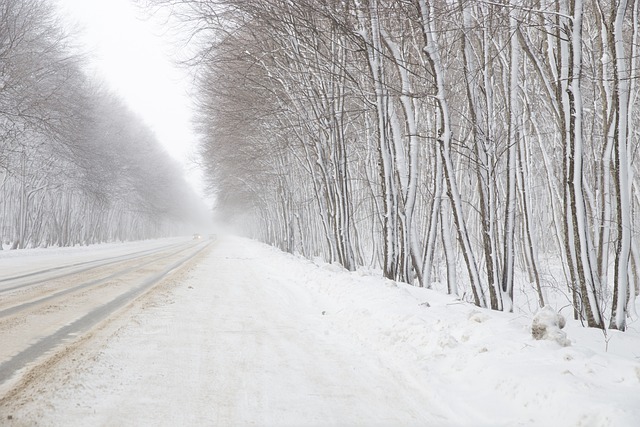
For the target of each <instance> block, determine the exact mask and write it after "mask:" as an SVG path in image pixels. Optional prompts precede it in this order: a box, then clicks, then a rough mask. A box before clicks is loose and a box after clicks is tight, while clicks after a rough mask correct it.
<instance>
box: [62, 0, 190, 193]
mask: <svg viewBox="0 0 640 427" xmlns="http://www.w3.org/2000/svg"><path fill="white" fill-rule="evenodd" d="M57 1H58V3H59V9H60V11H61V13H62V15H63V16H64V18H65V20H67V21H68V22H69V24H70V25H71V26H72V27H76V28H77V29H78V34H79V35H80V36H81V43H82V44H83V48H85V49H87V51H88V52H90V60H91V67H92V69H93V72H95V73H96V74H97V75H98V76H99V77H100V78H102V79H103V80H105V81H106V82H107V83H108V84H109V85H110V86H111V87H112V89H114V90H115V91H116V92H117V93H119V94H120V95H121V96H122V97H123V98H124V99H125V101H127V102H128V103H129V105H130V106H131V108H132V109H133V110H134V111H136V112H137V113H138V114H140V115H141V116H142V117H143V118H144V120H145V121H146V122H147V124H148V125H149V126H150V127H151V128H152V129H153V130H154V131H155V133H156V134H157V136H158V139H159V141H160V142H161V143H162V144H163V146H164V147H165V148H166V149H167V151H168V152H169V154H171V155H172V156H173V157H175V158H176V159H177V160H178V161H179V162H180V163H181V164H183V166H185V168H186V170H187V172H188V179H189V180H190V181H191V182H192V183H193V184H194V185H195V186H196V187H197V188H198V190H199V189H200V188H199V187H200V178H199V173H198V172H197V171H194V170H193V166H192V165H190V162H189V158H190V157H191V156H192V155H193V151H194V148H195V147H194V145H195V135H194V132H193V130H192V125H191V122H190V121H191V115H192V112H191V104H190V100H189V97H188V94H187V91H188V89H189V87H190V82H191V80H190V78H189V76H188V75H187V71H186V70H184V69H181V68H180V67H178V66H177V65H176V64H175V63H174V62H175V61H174V60H175V57H176V53H177V49H179V47H177V46H176V43H175V42H174V43H172V40H171V36H170V32H169V31H168V28H167V26H166V25H164V26H163V25H161V24H160V23H159V21H160V20H158V19H156V20H153V19H148V17H147V16H146V15H145V14H144V13H142V12H141V11H140V10H139V9H138V8H136V7H135V6H134V5H132V3H131V2H130V1H129V0H57Z"/></svg>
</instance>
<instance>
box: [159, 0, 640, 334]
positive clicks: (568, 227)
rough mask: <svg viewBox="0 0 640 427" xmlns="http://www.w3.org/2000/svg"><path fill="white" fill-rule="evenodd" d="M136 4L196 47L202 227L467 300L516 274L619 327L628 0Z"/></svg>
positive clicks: (631, 87) (630, 64) (634, 149)
mask: <svg viewBox="0 0 640 427" xmlns="http://www.w3.org/2000/svg"><path fill="white" fill-rule="evenodd" d="M149 1H150V2H151V3H153V4H154V5H155V6H158V5H161V6H164V7H170V8H171V9H172V10H173V12H174V14H175V15H176V16H179V17H180V18H181V19H182V22H183V25H184V26H185V27H186V28H188V31H190V33H191V35H192V36H193V39H194V40H197V41H198V43H199V47H200V49H199V50H198V52H197V54H195V55H193V57H192V58H191V62H192V65H194V66H195V67H197V69H198V118H197V124H198V128H199V131H200V132H201V134H202V135H203V139H202V143H201V146H200V154H201V157H202V159H201V161H202V164H203V167H204V168H205V171H206V176H207V183H208V185H209V188H210V190H211V191H212V192H214V193H215V195H216V200H217V212H218V215H219V218H220V219H223V220H227V221H229V222H232V223H233V224H234V225H235V226H236V227H239V228H240V229H241V230H243V232H245V233H247V234H249V235H250V236H253V237H255V238H258V239H260V240H262V241H264V242H267V243H269V244H272V245H275V246H277V247H279V248H281V249H283V250H285V251H288V252H291V253H296V254H301V255H303V256H305V257H308V258H310V259H313V258H316V257H319V258H321V259H324V260H326V261H328V262H335V263H339V264H340V265H342V266H343V267H344V268H346V269H348V270H355V269H357V268H359V267H373V268H378V269H380V271H381V272H382V274H383V275H384V277H387V278H389V279H391V280H395V281H402V282H407V283H411V284H415V285H417V286H424V287H431V286H432V285H433V284H434V283H436V282H440V283H446V286H447V290H448V292H450V293H453V294H457V295H460V296H461V298H464V299H466V300H468V301H470V302H472V303H474V304H476V305H477V306H479V307H488V308H491V309H494V310H504V311H511V310H512V309H513V299H514V278H515V277H516V276H517V275H524V277H525V280H526V282H527V283H528V286H530V287H531V289H532V290H533V291H534V292H535V295H537V299H538V301H537V304H538V305H540V306H543V305H545V304H546V300H545V299H546V298H547V296H546V295H547V292H546V291H547V289H548V288H549V287H550V286H557V287H560V288H561V289H562V290H563V291H564V292H565V293H566V294H567V300H568V301H570V304H571V305H572V306H573V314H574V316H575V317H576V318H577V319H580V320H582V321H583V323H584V324H585V325H586V326H589V327H595V328H602V329H606V328H612V329H618V330H624V329H625V328H626V325H627V319H628V318H629V317H630V316H632V317H634V318H635V317H637V314H636V313H635V312H634V310H635V309H634V301H635V298H636V296H637V295H638V292H639V289H640V282H639V280H640V250H639V249H640V248H639V247H638V239H637V232H636V230H637V229H638V220H639V218H638V215H637V212H638V208H639V207H640V192H639V190H640V189H639V188H638V184H639V182H638V178H637V173H636V172H637V171H636V168H637V166H636V165H637V164H638V162H636V161H635V160H637V158H638V143H639V142H640V131H639V127H638V124H639V122H640V115H639V110H638V108H637V106H638V94H639V91H638V89H639V88H638V78H639V77H640V72H639V71H638V59H639V58H638V49H639V47H640V45H639V40H638V37H639V28H638V25H639V23H640V19H639V17H638V10H639V5H638V3H639V1H638V0H557V1H556V0H553V1H552V0H531V1H524V0H495V1H490V0H487V1H485V0H474V1H470V0H198V1H196V0H149ZM549 263H555V264H557V265H560V266H561V271H562V276H563V277H561V278H558V277H556V278H554V279H555V280H554V281H552V280H550V277H549V274H548V268H547V267H548V265H547V264H549Z"/></svg>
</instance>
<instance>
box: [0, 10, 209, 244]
mask: <svg viewBox="0 0 640 427" xmlns="http://www.w3.org/2000/svg"><path fill="white" fill-rule="evenodd" d="M51 3H52V2H50V1H44V0H0V238H1V242H0V243H2V244H0V249H2V246H3V245H4V246H5V248H10V249H20V248H27V247H46V246H50V245H58V246H71V245H78V244H81V245H85V244H90V243H99V242H107V241H115V240H133V239H145V238H152V237H160V236H167V235H171V234H174V233H177V232H185V230H181V227H182V226H184V224H186V223H189V222H190V221H192V220H193V219H194V217H195V215H194V212H197V213H198V214H199V213H201V209H199V205H198V204H197V203H196V197H195V196H194V195H193V193H192V191H191V190H190V189H189V188H188V185H187V184H186V183H185V181H184V178H183V177H182V173H181V171H180V170H179V168H178V166H177V165H175V164H174V162H173V161H172V160H170V158H169V157H168V155H167V154H166V153H165V152H164V151H163V150H162V149H161V148H160V146H159V145H158V142H157V141H156V139H155V136H154V135H153V133H152V132H151V131H150V130H149V129H148V128H147V127H145V125H144V124H143V123H142V120H141V119H140V118H139V117H136V115H135V114H133V113H132V112H131V111H130V110H128V108H127V107H126V106H125V105H124V104H123V102H122V101H121V100H119V99H118V98H117V97H116V96H114V95H113V94H112V93H109V92H108V91H106V90H104V89H101V88H100V87H99V85H97V84H96V83H95V82H92V81H90V80H89V79H88V78H87V77H86V75H85V74H84V73H83V71H82V70H83V66H84V64H83V58H82V57H81V56H79V55H77V54H73V53H72V52H73V50H72V48H71V43H72V39H71V38H70V36H69V35H67V34H65V32H64V31H63V30H62V29H61V26H60V25H59V23H58V22H57V21H56V18H55V12H54V10H53V9H52V5H51Z"/></svg>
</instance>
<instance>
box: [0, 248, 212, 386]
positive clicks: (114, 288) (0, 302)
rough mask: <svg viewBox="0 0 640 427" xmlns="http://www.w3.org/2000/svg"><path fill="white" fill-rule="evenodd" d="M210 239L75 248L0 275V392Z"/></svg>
mask: <svg viewBox="0 0 640 427" xmlns="http://www.w3.org/2000/svg"><path fill="white" fill-rule="evenodd" d="M210 243H211V242H210V241H202V240H198V241H193V240H186V239H183V240H182V241H177V242H176V241H175V240H170V241H169V240H168V241H162V240H161V241H158V243H157V244H156V245H152V246H151V247H148V248H145V249H139V248H138V247H134V248H132V249H131V250H130V251H123V252H120V253H117V254H115V255H112V254H105V253H103V252H97V253H95V254H94V255H93V256H87V255H86V254H84V253H80V254H77V255H76V256H75V257H74V256H70V257H61V258H60V259H58V261H57V263H38V262H33V263H31V264H29V263H25V264H24V265H23V266H21V267H19V268H12V269H8V270H9V272H8V273H7V272H5V273H4V274H3V273H0V343H2V345H1V346H0V392H2V391H6V390H8V389H10V388H11V387H14V386H15V385H16V384H18V383H19V382H20V381H22V380H24V379H26V378H28V377H29V373H30V372H31V371H32V370H33V368H34V367H36V366H38V365H41V364H43V363H46V361H47V360H49V359H51V358H52V357H55V355H56V354H58V353H60V352H62V351H63V350H64V349H65V348H66V346H67V345H68V344H69V343H72V342H74V341H75V340H78V339H81V338H82V337H83V335H85V334H86V333H87V332H88V331H90V330H91V329H92V328H93V327H95V326H96V325H98V324H99V323H100V322H101V321H103V320H105V319H108V318H109V317H110V316H112V315H114V313H116V312H117V311H118V310H119V309H121V308H123V307H125V306H126V305H127V304H129V303H131V301H133V300H135V299H136V298H137V297H139V296H140V295H141V294H143V293H144V292H146V291H148V290H149V289H150V288H152V287H153V286H154V285H156V284H157V283H159V282H160V281H161V280H162V279H164V278H165V277H167V276H168V275H169V274H170V273H174V272H176V271H177V270H179V269H180V268H181V267H183V266H184V265H185V264H186V263H187V262H188V261H190V260H191V259H193V258H194V257H195V256H196V255H197V254H199V253H200V252H201V251H202V250H203V249H205V248H206V247H207V246H208V245H209V244H210ZM4 261H6V262H11V260H4ZM35 261H38V259H37V257H36V258H35Z"/></svg>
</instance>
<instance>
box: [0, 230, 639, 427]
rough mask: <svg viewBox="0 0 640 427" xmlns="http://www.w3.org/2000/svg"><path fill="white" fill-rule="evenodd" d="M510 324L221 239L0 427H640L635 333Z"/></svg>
mask: <svg viewBox="0 0 640 427" xmlns="http://www.w3.org/2000/svg"><path fill="white" fill-rule="evenodd" d="M516 304H517V298H516ZM516 313H518V314H509V313H502V312H494V311H490V310H486V309H480V308H477V307H474V306H473V305H470V304H468V303H466V302H463V301H460V300H458V299H455V298H453V297H451V296H448V295H444V294H442V293H439V292H437V291H433V290H428V289H423V288H416V287H411V286H408V285H404V284H398V283H394V282H392V281H388V280H383V279H380V278H379V277H377V276H374V275H370V274H368V273H367V272H362V271H361V272H347V271H345V270H343V269H341V268H340V267H338V266H335V265H328V264H322V263H320V262H318V261H315V262H311V261H306V260H303V259H301V258H298V257H295V256H292V255H288V254H284V253H282V252H279V251H278V250H276V249H274V248H271V247H268V246H265V245H262V244H259V243H256V242H253V241H250V240H245V239H241V238H237V237H227V236H225V237H223V238H221V239H220V240H219V241H218V242H216V243H215V245H214V247H213V249H212V250H211V252H210V253H209V254H208V255H207V258H206V259H204V260H203V261H202V262H201V263H199V264H198V265H197V266H195V267H194V268H193V269H191V270H190V271H189V272H188V273H186V275H185V276H184V277H182V278H180V280H177V279H176V281H175V283H173V284H172V285H171V286H168V285H167V286H164V287H162V288H160V289H158V290H157V291H155V292H154V293H152V294H151V295H149V296H148V297H147V298H146V299H145V300H144V302H140V303H139V304H137V306H136V307H134V309H132V310H131V311H130V312H129V313H125V314H123V316H122V318H121V321H120V322H119V323H117V324H116V325H117V327H115V326H114V327H113V328H112V329H111V330H110V332H108V331H109V329H108V328H107V329H105V331H103V332H102V334H97V335H96V337H95V338H94V339H93V340H92V341H91V342H90V343H91V344H90V345H88V346H87V347H86V348H82V347H80V349H79V350H78V354H75V355H74V356H73V358H68V360H66V361H65V362H63V363H61V364H59V366H58V367H57V369H56V372H55V373H54V374H52V376H51V377H48V376H45V377H44V378H43V379H42V384H35V385H34V386H33V387H32V388H31V389H30V390H26V391H25V392H24V396H22V397H20V398H19V399H17V400H16V401H15V403H14V404H12V405H11V406H10V407H8V408H4V409H3V408H0V416H2V417H4V418H3V419H7V416H8V415H11V420H12V421H11V424H10V425H30V424H34V423H36V422H37V424H38V425H41V426H48V425H66V426H80V425H115V426H134V425H159V426H162V425H164V426H174V425H221V426H227V425H233V426H243V425H261V426H327V425H335V426H351V425H360V426H413V425H416V426H423V425H429V426H557V425H562V426H616V427H617V426H623V427H624V426H629V427H631V426H637V425H638V420H639V419H640V333H639V332H638V330H637V325H635V329H634V325H631V327H630V328H629V330H628V331H627V332H624V333H623V332H618V331H608V332H607V334H606V335H604V334H603V332H602V331H600V330H596V329H587V328H583V327H582V326H580V325H579V324H578V323H577V322H575V321H573V320H572V319H567V320H566V326H565V328H564V329H563V330H564V331H565V332H566V334H567V337H568V339H569V340H570V341H571V346H567V347H564V346H561V345H559V344H558V343H557V342H555V341H549V340H535V339H534V338H533V337H532V335H531V325H532V320H533V317H534V314H533V313H531V314H524V313H523V312H517V311H516ZM551 317H553V316H551ZM556 320H557V319H556ZM551 323H553V322H551ZM107 332H108V333H107Z"/></svg>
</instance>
